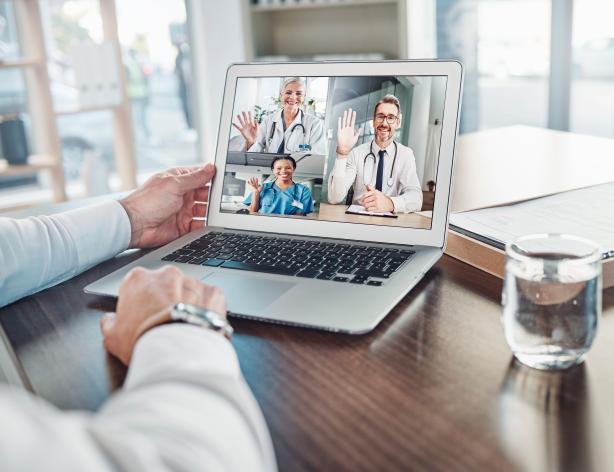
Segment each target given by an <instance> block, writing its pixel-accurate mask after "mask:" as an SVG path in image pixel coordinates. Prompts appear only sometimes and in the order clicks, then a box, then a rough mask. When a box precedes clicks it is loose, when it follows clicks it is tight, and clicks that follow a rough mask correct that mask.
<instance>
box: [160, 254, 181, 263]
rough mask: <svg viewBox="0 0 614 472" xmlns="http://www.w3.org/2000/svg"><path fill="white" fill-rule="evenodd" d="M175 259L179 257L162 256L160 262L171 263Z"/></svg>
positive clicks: (171, 255)
mask: <svg viewBox="0 0 614 472" xmlns="http://www.w3.org/2000/svg"><path fill="white" fill-rule="evenodd" d="M177 257H179V256H176V255H175V254H169V255H168V256H164V257H163V258H162V260H163V261H168V262H171V261H174V260H175V259H177Z"/></svg>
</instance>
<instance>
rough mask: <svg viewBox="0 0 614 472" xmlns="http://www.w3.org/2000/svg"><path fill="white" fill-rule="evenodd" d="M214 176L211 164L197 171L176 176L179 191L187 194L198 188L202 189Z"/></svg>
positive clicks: (213, 167) (213, 168)
mask: <svg viewBox="0 0 614 472" xmlns="http://www.w3.org/2000/svg"><path fill="white" fill-rule="evenodd" d="M214 175H215V166H214V165H213V164H207V165H206V166H204V167H201V168H200V169H198V170H195V171H193V172H190V173H188V174H183V175H179V176H177V180H178V182H179V189H180V190H181V191H182V192H184V193H185V192H189V191H190V190H196V189H197V188H199V187H204V186H205V184H207V183H209V182H210V181H211V179H212V178H213V176H214Z"/></svg>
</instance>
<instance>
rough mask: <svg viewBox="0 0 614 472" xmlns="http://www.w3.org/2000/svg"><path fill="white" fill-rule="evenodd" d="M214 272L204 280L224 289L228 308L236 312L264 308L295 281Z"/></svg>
mask: <svg viewBox="0 0 614 472" xmlns="http://www.w3.org/2000/svg"><path fill="white" fill-rule="evenodd" d="M227 272H229V271H225V273H219V272H216V273H213V274H210V275H208V276H205V277H203V279H202V280H203V282H205V283H207V284H209V285H216V286H217V287H220V288H221V289H222V290H224V295H226V303H227V304H228V309H229V310H230V311H231V312H235V313H244V314H249V313H250V312H252V313H253V312H257V311H261V310H264V309H265V308H266V307H267V306H269V305H270V304H271V303H273V302H274V301H275V300H277V299H278V298H279V297H281V296H282V295H283V294H284V293H286V292H287V291H288V290H290V289H291V288H292V287H294V285H296V284H295V283H293V282H281V281H278V280H276V281H274V282H273V281H271V280H266V279H261V278H259V277H250V276H249V275H242V274H232V273H231V274H229V273H227Z"/></svg>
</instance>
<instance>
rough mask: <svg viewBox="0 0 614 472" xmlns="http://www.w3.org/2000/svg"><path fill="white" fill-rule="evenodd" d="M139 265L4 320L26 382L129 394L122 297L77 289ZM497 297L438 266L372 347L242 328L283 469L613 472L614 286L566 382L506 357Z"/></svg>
mask: <svg viewBox="0 0 614 472" xmlns="http://www.w3.org/2000/svg"><path fill="white" fill-rule="evenodd" d="M462 139H463V138H462V137H461V138H460V140H462ZM503 144H504V143H502V145H503ZM460 157H461V158H462V157H463V156H460ZM140 255H141V253H140V252H137V253H134V252H133V253H128V254H124V255H122V256H121V257H118V258H116V259H113V260H110V261H107V262H105V263H103V264H100V265H99V266H97V267H95V268H93V269H91V270H89V271H88V272H85V273H84V274H82V275H80V276H78V277H75V278H74V279H72V280H71V281H69V282H66V283H64V284H61V285H59V286H56V287H53V288H50V289H48V290H45V291H43V292H41V293H39V294H36V295H33V296H31V297H27V298H25V299H23V300H21V301H19V302H16V303H14V304H12V305H10V306H8V307H5V308H3V309H2V310H0V325H1V327H2V330H3V333H0V334H3V335H4V337H5V340H6V342H7V343H8V344H9V346H10V349H9V352H8V354H9V356H8V357H10V355H14V356H15V359H16V368H17V370H18V371H19V373H20V374H21V376H22V380H23V382H24V383H25V385H26V386H27V387H29V388H31V390H33V391H34V392H36V393H37V394H38V395H40V396H41V397H43V398H46V399H48V400H50V401H51V402H53V403H55V404H56V405H58V406H59V407H61V408H83V409H87V410H94V409H96V408H98V407H99V406H100V404H101V403H102V402H103V401H104V400H105V399H106V398H107V397H108V396H109V395H110V394H111V392H113V391H114V390H115V389H117V388H118V387H119V386H120V385H121V383H122V382H123V379H124V376H125V369H124V368H123V367H122V366H121V365H120V364H119V363H118V362H117V361H116V360H115V359H113V358H110V357H109V356H107V355H106V354H105V352H104V349H103V346H102V340H101V337H100V334H99V328H98V320H99V318H100V316H101V314H102V312H103V311H105V310H113V309H114V307H115V301H114V300H113V299H110V298H105V297H96V296H88V295H85V294H84V293H83V287H85V286H86V285H87V284H89V283H91V282H93V281H94V280H96V279H98V278H99V277H101V276H103V275H105V274H108V273H110V272H111V271H113V270H115V269H116V268H118V267H120V266H122V265H124V264H126V263H128V262H130V261H132V260H134V259H135V258H136V257H138V256H140ZM314 296H317V294H314ZM500 297H501V280H499V279H497V278H495V277H493V276H490V275H488V274H486V273H484V272H481V271H480V270H478V269H475V268H473V267H470V266H468V265H466V264H463V263H461V262H459V261H457V260H455V259H452V258H450V257H447V256H444V257H443V258H442V259H441V261H440V262H439V263H438V264H436V266H435V267H434V268H433V269H432V270H431V271H430V272H429V273H427V274H426V276H425V277H424V279H423V280H422V281H421V282H420V283H419V285H418V286H417V287H416V289H415V290H414V291H412V292H411V293H410V294H408V295H407V296H406V297H405V298H404V299H403V300H402V301H401V302H400V303H399V304H398V305H397V306H396V307H395V308H394V310H393V311H392V312H391V314H390V315H389V316H388V317H387V318H386V319H385V320H384V321H383V322H382V323H381V324H380V325H379V326H378V327H377V328H376V329H375V330H374V331H372V332H371V333H369V334H367V335H364V336H350V335H342V334H335V333H327V332H322V331H314V330H308V329H301V328H294V327H289V326H278V325H269V324H265V323H259V322H255V321H248V320H243V319H233V320H232V323H233V326H234V327H235V332H236V334H235V336H234V337H233V345H234V346H235V348H236V350H237V353H238V357H239V360H240V363H241V368H242V371H243V373H244V375H245V378H246V380H247V382H248V384H249V385H250V387H251V388H252V390H253V392H254V395H255V397H256V399H257V400H258V402H259V404H260V406H261V407H262V410H263V412H264V415H265V417H266V420H267V423H268V425H269V428H270V431H271V435H272V438H273V443H274V446H275V451H276V454H277V458H278V461H279V468H280V470H282V471H285V470H292V471H310V470H319V471H327V470H331V471H339V470H486V471H492V470H497V471H502V470H506V471H507V470H582V471H590V470H614V468H613V465H614V464H612V462H613V461H614V457H613V455H612V453H611V449H612V448H611V445H610V444H611V443H612V441H614V402H612V398H614V362H613V360H614V348H612V346H613V345H614V323H613V321H614V288H611V289H608V290H606V291H604V293H603V308H604V309H603V315H604V316H603V318H602V322H601V325H600V327H599V333H598V335H597V339H596V341H595V344H594V346H593V349H592V350H591V352H590V353H589V355H588V358H587V361H586V363H585V364H584V365H582V366H580V367H578V368H574V369H572V370H569V371H565V372H559V373H557V372H548V373H546V372H540V371H536V370H532V369H528V368H524V367H521V366H519V365H517V364H516V363H514V362H512V357H511V355H510V352H509V349H508V348H507V346H506V343H505V340H504V337H503V331H502V326H501V321H500V315H501V308H500ZM339 307H340V310H342V309H343V300H340V301H339ZM348 316H351V314H348ZM0 341H1V340H0ZM1 347H2V342H0V348H1Z"/></svg>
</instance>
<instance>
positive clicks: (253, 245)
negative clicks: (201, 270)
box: [162, 232, 415, 286]
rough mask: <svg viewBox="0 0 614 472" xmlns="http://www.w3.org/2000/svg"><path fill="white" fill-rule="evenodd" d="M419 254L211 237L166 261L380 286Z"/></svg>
mask: <svg viewBox="0 0 614 472" xmlns="http://www.w3.org/2000/svg"><path fill="white" fill-rule="evenodd" d="M413 254H415V252H414V251H411V250H404V249H403V250H399V249H391V248H383V247H377V246H363V245H357V244H345V243H331V242H323V241H311V240H306V239H290V238H283V237H270V236H256V235H250V234H242V233H226V232H224V233H222V232H211V233H207V234H205V235H204V236H202V237H200V238H198V239H195V240H194V241H192V242H191V243H189V244H187V245H185V246H183V247H182V248H180V249H177V250H176V251H174V252H172V253H171V254H168V255H167V256H164V257H163V258H162V260H163V261H169V262H170V261H173V262H182V263H187V264H198V265H203V266H209V267H223V268H228V269H237V270H246V271H253V272H265V273H269V274H279V275H290V276H296V277H307V278H313V279H323V280H332V281H335V282H347V283H353V284H363V285H373V286H380V285H382V283H383V282H384V281H385V280H386V279H388V278H390V277H391V276H392V275H393V274H394V272H396V271H397V270H398V269H399V268H400V267H401V266H402V265H403V264H404V263H405V262H406V261H407V260H408V259H410V258H411V257H412V255H413Z"/></svg>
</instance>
